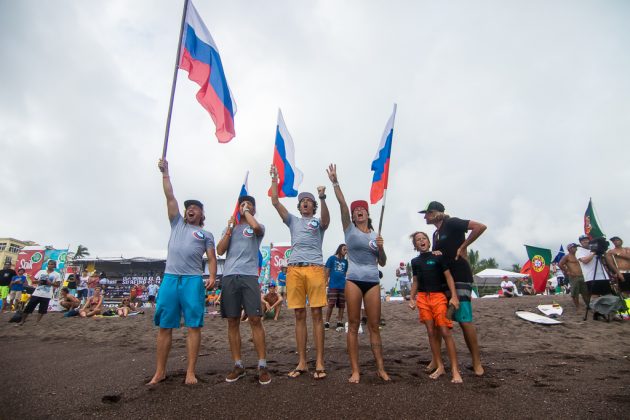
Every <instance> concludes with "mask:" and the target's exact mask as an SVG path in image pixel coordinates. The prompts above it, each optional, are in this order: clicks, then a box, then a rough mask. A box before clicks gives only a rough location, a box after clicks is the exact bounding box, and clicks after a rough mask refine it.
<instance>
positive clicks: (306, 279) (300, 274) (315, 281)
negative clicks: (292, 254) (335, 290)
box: [287, 265, 327, 309]
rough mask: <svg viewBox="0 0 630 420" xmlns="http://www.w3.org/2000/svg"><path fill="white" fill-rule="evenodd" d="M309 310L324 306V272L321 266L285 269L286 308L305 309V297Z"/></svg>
mask: <svg viewBox="0 0 630 420" xmlns="http://www.w3.org/2000/svg"><path fill="white" fill-rule="evenodd" d="M307 296H308V304H309V306H310V307H311V308H321V307H323V306H326V304H327V299H326V271H325V269H324V267H323V266H318V265H312V266H307V267H297V266H290V267H289V268H288V269H287V306H288V307H289V309H300V308H306V297H307Z"/></svg>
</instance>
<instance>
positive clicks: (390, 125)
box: [370, 104, 396, 204]
mask: <svg viewBox="0 0 630 420" xmlns="http://www.w3.org/2000/svg"><path fill="white" fill-rule="evenodd" d="M395 118H396V104H394V111H393V112H392V115H391V117H389V120H387V125H385V131H384V132H383V137H381V143H380V144H379V145H378V150H377V151H376V156H375V157H374V161H372V170H373V171H374V176H373V178H372V188H370V202H371V203H372V204H375V203H377V202H378V201H379V200H380V199H381V198H383V194H384V192H385V190H386V189H387V181H388V178H389V158H390V156H391V154H392V139H393V137H394V119H395Z"/></svg>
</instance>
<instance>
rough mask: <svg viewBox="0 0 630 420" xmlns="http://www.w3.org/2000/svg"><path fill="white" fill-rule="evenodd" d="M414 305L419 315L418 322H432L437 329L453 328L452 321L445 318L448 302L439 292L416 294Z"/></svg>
mask: <svg viewBox="0 0 630 420" xmlns="http://www.w3.org/2000/svg"><path fill="white" fill-rule="evenodd" d="M416 305H417V306H418V312H419V313H420V321H431V320H432V321H433V323H434V324H435V325H436V326H438V327H448V328H453V321H450V320H449V319H448V318H446V309H447V305H448V301H447V300H446V295H445V294H444V293H440V292H433V293H428V292H418V295H417V296H416Z"/></svg>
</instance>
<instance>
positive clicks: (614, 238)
mask: <svg viewBox="0 0 630 420" xmlns="http://www.w3.org/2000/svg"><path fill="white" fill-rule="evenodd" d="M610 240H611V241H614V240H617V241H621V238H620V237H619V236H613V237H612V238H610Z"/></svg>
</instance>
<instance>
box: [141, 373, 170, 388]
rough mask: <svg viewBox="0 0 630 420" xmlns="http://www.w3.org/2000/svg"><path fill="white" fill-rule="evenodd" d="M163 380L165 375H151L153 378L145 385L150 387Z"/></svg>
mask: <svg viewBox="0 0 630 420" xmlns="http://www.w3.org/2000/svg"><path fill="white" fill-rule="evenodd" d="M164 379H166V375H165V374H161V375H159V374H157V373H156V374H155V375H153V378H152V379H151V381H150V382H147V383H146V384H145V385H147V386H150V385H157V384H159V383H160V382H162V381H163V380H164Z"/></svg>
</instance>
